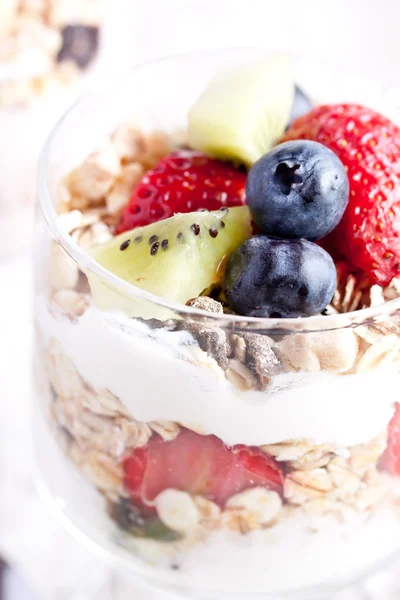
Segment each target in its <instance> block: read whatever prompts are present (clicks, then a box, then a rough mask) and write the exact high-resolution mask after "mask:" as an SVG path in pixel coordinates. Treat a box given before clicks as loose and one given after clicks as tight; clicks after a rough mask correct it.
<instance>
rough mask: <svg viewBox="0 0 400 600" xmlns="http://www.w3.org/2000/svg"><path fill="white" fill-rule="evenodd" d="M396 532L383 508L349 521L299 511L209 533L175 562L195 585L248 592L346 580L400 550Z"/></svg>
mask: <svg viewBox="0 0 400 600" xmlns="http://www.w3.org/2000/svg"><path fill="white" fill-rule="evenodd" d="M399 536H400V522H399V521H398V520H396V518H395V516H394V515H393V514H391V513H390V512H389V511H385V510H382V512H380V513H379V514H377V515H376V516H374V517H372V518H370V519H368V520H366V519H365V517H359V518H357V517H354V518H352V522H351V523H348V524H343V523H339V522H338V521H337V519H335V518H334V517H330V516H325V517H320V518H319V519H318V522H317V521H316V522H315V523H313V522H312V521H310V518H309V517H307V516H306V515H304V514H302V513H300V514H297V515H296V516H293V517H290V518H287V519H284V520H282V521H280V522H279V523H278V524H277V525H275V526H274V527H271V528H270V529H267V530H264V531H255V532H251V533H249V534H246V535H240V534H237V533H236V534H235V533H233V532H223V531H221V532H217V533H213V534H212V535H211V536H210V537H209V539H208V540H207V541H206V542H205V543H204V544H199V545H198V546H197V547H195V548H193V549H192V550H190V551H189V552H187V553H186V554H183V555H182V558H181V559H179V558H178V561H177V564H178V565H179V566H180V574H181V576H182V577H185V576H186V577H187V578H188V579H189V581H190V583H191V586H192V588H193V589H202V590H203V589H212V590H216V591H217V590H221V591H225V592H228V591H232V592H233V591H234V592H236V593H243V594H244V598H248V596H247V594H250V593H256V592H258V593H260V592H266V593H267V592H269V593H278V592H286V591H293V590H294V589H296V590H299V589H302V588H309V587H310V588H311V587H314V586H318V585H328V584H329V583H333V584H335V585H338V586H339V585H341V584H343V585H346V584H348V583H350V582H351V581H352V580H353V579H354V578H355V577H356V576H357V575H365V574H366V573H367V572H368V571H369V570H370V569H372V568H373V567H374V566H377V564H378V563H379V562H380V561H383V560H385V559H386V558H387V557H388V556H389V555H390V554H391V553H393V552H395V551H396V550H398V549H399V546H400V543H399V539H400V538H399ZM308 597H309V596H308V595H307V598H308ZM313 597H314V596H313Z"/></svg>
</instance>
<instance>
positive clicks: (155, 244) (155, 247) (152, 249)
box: [150, 242, 160, 256]
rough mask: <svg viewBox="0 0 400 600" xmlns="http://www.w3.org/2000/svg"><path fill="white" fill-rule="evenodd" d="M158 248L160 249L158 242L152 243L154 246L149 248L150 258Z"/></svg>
mask: <svg viewBox="0 0 400 600" xmlns="http://www.w3.org/2000/svg"><path fill="white" fill-rule="evenodd" d="M159 247H160V243H159V242H154V244H153V245H152V247H151V248H150V254H151V256H154V255H155V254H157V252H158V249H159Z"/></svg>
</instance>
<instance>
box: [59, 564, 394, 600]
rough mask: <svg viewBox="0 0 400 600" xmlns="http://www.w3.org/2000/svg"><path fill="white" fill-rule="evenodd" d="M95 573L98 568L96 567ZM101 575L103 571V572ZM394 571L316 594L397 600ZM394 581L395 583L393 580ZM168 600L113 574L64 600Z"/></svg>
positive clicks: (328, 598) (332, 598)
mask: <svg viewBox="0 0 400 600" xmlns="http://www.w3.org/2000/svg"><path fill="white" fill-rule="evenodd" d="M97 570H98V565H97ZM103 573H104V572H103ZM397 573H398V569H395V568H391V569H390V570H388V571H387V572H381V573H379V574H378V575H375V576H374V577H371V578H370V579H368V580H366V581H365V582H363V584H359V585H356V586H353V587H351V588H349V589H348V590H345V591H343V592H340V593H339V594H334V595H330V594H327V595H324V596H321V595H319V596H318V598H319V600H382V598H385V600H398V598H399V597H400V583H399V581H398V576H397ZM396 580H397V581H396ZM110 598H112V599H113V600H132V599H133V598H134V599H135V600H172V599H173V598H175V599H176V598H178V596H176V595H173V594H171V593H169V592H161V591H160V590H157V591H151V590H148V589H144V588H142V587H140V586H139V585H138V584H137V583H135V582H133V581H132V580H131V579H129V578H127V577H125V576H124V575H123V574H121V573H119V572H117V571H113V572H109V573H108V575H107V576H106V577H104V576H103V581H100V579H99V578H97V580H94V579H93V577H90V578H88V580H87V581H86V582H84V583H83V584H82V585H81V586H80V587H79V589H76V590H74V592H73V594H72V595H71V596H70V597H69V598H68V599H66V600H110ZM292 598H297V599H298V600H310V599H309V597H307V598H305V597H304V596H297V595H296V596H292ZM237 600H248V597H243V598H238V599H237ZM268 600H286V597H285V598H283V597H282V596H274V597H271V596H268Z"/></svg>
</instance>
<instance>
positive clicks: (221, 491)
mask: <svg viewBox="0 0 400 600" xmlns="http://www.w3.org/2000/svg"><path fill="white" fill-rule="evenodd" d="M123 470H124V485H125V488H126V489H127V490H128V492H129V494H130V496H131V498H132V500H133V502H134V503H135V504H138V505H140V506H141V507H142V508H146V507H147V509H148V510H149V504H150V503H151V502H152V501H153V500H154V498H155V497H156V496H157V495H158V494H159V493H160V492H162V491H163V490H165V489H168V488H173V489H177V490H183V491H186V492H188V493H190V494H200V495H201V496H204V497H205V498H208V499H209V500H212V501H214V502H216V503H217V504H219V505H220V506H223V505H224V504H225V502H226V501H227V500H228V498H230V497H231V496H232V495H233V494H237V493H238V492H240V491H242V490H245V489H248V488H252V487H256V486H263V487H266V488H268V489H272V490H276V491H278V492H281V491H282V485H283V477H282V473H281V470H280V468H279V466H278V464H277V463H276V462H275V461H274V460H273V459H272V458H270V457H269V456H267V455H266V454H264V453H263V452H261V450H259V449H258V448H250V447H247V446H234V447H232V448H229V447H228V446H225V444H224V443H223V442H222V441H221V440H220V439H219V438H217V437H215V436H214V435H200V434H198V433H195V432H194V431H191V430H189V429H184V428H182V429H181V431H180V433H179V435H178V436H177V437H176V438H175V439H174V440H172V441H170V442H165V441H164V440H163V439H162V438H161V437H160V436H158V435H154V436H153V437H152V438H151V439H150V440H149V442H148V444H147V446H145V447H144V448H137V449H136V450H134V451H133V452H132V454H131V455H130V456H128V457H127V458H126V459H125V460H124V462H123Z"/></svg>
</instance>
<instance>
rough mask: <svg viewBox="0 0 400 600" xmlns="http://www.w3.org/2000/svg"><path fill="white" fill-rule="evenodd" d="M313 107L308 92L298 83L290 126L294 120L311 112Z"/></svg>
mask: <svg viewBox="0 0 400 600" xmlns="http://www.w3.org/2000/svg"><path fill="white" fill-rule="evenodd" d="M312 107H313V105H312V102H311V100H310V98H309V97H308V96H306V94H305V93H304V92H303V90H302V89H301V88H299V86H298V85H296V86H295V88H294V100H293V104H292V110H291V112H290V117H289V123H288V127H289V125H291V124H292V123H293V121H295V120H296V119H298V118H299V117H302V116H303V115H305V114H306V113H308V112H310V110H311V109H312Z"/></svg>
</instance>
